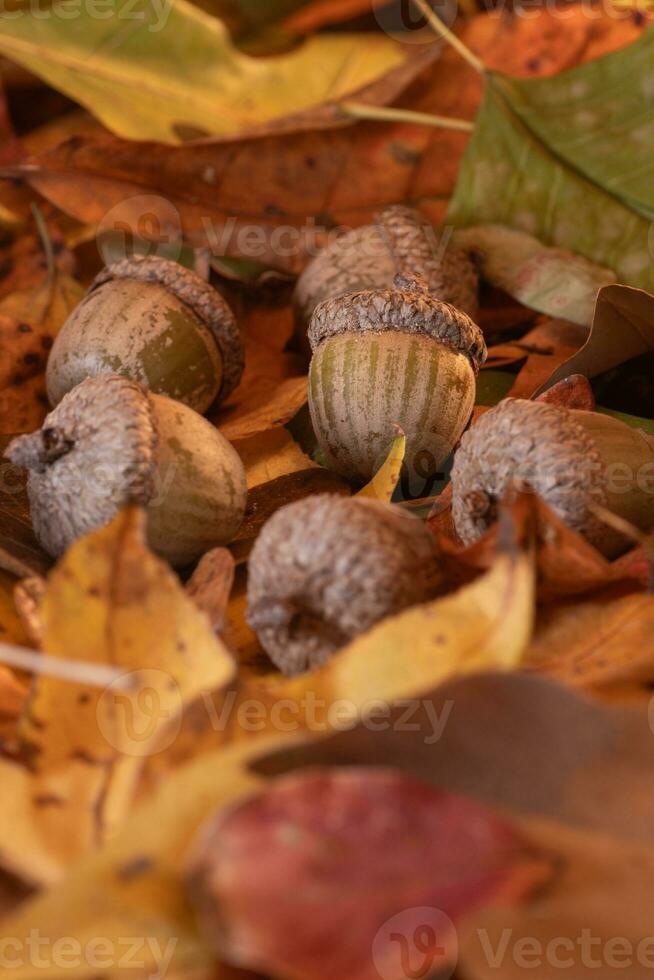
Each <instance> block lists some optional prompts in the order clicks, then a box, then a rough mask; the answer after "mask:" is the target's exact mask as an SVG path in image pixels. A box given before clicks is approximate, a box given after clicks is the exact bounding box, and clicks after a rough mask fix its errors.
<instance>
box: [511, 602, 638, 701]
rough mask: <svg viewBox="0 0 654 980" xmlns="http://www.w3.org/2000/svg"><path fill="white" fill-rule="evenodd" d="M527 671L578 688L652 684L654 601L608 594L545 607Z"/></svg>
mask: <svg viewBox="0 0 654 980" xmlns="http://www.w3.org/2000/svg"><path fill="white" fill-rule="evenodd" d="M622 592H624V589H623V590H622ZM525 667H526V668H527V669H529V670H534V671H538V672H539V673H541V674H546V675H547V676H548V677H553V678H555V679H556V680H559V681H562V682H564V683H566V684H572V685H574V686H577V687H599V686H607V685H610V684H620V683H627V682H638V683H642V684H651V683H652V682H654V596H653V595H652V594H651V593H650V592H645V593H642V592H638V593H630V594H627V595H624V594H621V593H620V591H618V592H617V593H616V591H615V590H611V591H608V592H607V593H605V594H600V595H598V596H594V597H593V598H592V599H590V600H588V601H586V602H575V603H570V602H568V603H565V604H563V605H560V606H554V607H546V608H545V609H543V610H542V611H541V612H540V614H539V617H538V620H537V629H536V633H535V636H534V637H533V639H532V642H531V645H530V647H529V650H528V651H527V655H526V658H525Z"/></svg>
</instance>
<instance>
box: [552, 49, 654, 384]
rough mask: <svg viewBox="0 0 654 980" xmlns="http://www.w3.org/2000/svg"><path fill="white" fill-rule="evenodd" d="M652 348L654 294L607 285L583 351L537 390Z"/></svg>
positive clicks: (593, 373) (596, 371)
mask: <svg viewBox="0 0 654 980" xmlns="http://www.w3.org/2000/svg"><path fill="white" fill-rule="evenodd" d="M652 37H653V38H654V31H653V32H652ZM652 350H654V296H650V294H649V293H645V292H643V291H642V290H640V289H631V288H630V287H629V286H618V285H614V286H607V287H606V288H605V289H602V290H601V291H600V293H599V296H598V297H597V304H596V306H595V316H594V318H593V324H592V329H591V332H590V336H589V337H588V339H587V341H586V343H585V344H584V346H583V347H582V348H581V350H580V351H578V352H577V353H575V354H573V356H572V357H569V358H568V359H567V360H565V361H564V362H563V364H561V365H559V366H558V367H557V368H556V369H555V370H554V371H553V372H552V373H551V375H550V376H549V377H548V378H547V380H546V381H545V383H544V384H542V385H541V386H540V388H539V389H538V390H539V392H543V391H545V390H547V389H548V388H550V387H551V386H552V385H553V384H556V382H557V381H560V380H561V379H562V378H565V377H567V375H569V374H583V375H585V376H586V377H587V378H594V377H595V376H596V375H598V374H602V373H603V372H604V371H608V370H610V369H611V368H614V367H618V366H619V365H621V364H624V363H625V361H628V360H630V359H631V358H632V357H638V355H639V354H645V353H648V352H649V351H652Z"/></svg>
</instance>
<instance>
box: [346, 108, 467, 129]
mask: <svg viewBox="0 0 654 980" xmlns="http://www.w3.org/2000/svg"><path fill="white" fill-rule="evenodd" d="M340 108H341V109H342V111H343V112H344V113H345V115H346V116H351V117H352V118H353V119H370V120H372V121H378V122H399V123H414V124H416V125H418V126H433V127H434V128H436V129H455V130H457V131H458V132H460V133H471V132H472V131H473V129H474V128H475V127H474V123H471V122H469V121H468V120H467V119H452V118H450V117H449V116H432V115H430V114H429V113H428V112H413V111H412V110H411V109H394V108H392V107H390V108H389V107H386V106H373V105H365V103H363V102H342V103H341V105H340Z"/></svg>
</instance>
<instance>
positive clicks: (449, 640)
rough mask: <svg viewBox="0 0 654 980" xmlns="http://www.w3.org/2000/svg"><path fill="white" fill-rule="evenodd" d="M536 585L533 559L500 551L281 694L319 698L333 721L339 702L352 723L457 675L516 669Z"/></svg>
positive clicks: (526, 638)
mask: <svg viewBox="0 0 654 980" xmlns="http://www.w3.org/2000/svg"><path fill="white" fill-rule="evenodd" d="M534 588H535V586H534V566H533V558H532V556H531V555H530V554H528V553H525V552H516V553H514V554H502V555H500V556H499V557H498V558H497V559H496V561H495V564H494V565H493V567H492V568H491V570H490V571H489V572H487V573H486V574H485V575H483V576H482V577H481V578H479V579H477V580H476V581H475V582H473V583H472V584H471V585H468V586H466V587H465V588H462V589H461V590H460V591H459V592H456V593H455V594H454V595H451V596H446V597H445V598H443V599H437V600H435V601H434V602H429V603H426V604H425V605H422V606H415V607H414V608H413V609H409V610H407V611H406V612H404V613H401V614H400V615H399V616H394V617H393V618H391V619H387V620H384V622H382V623H380V624H379V625H378V626H376V627H375V628H374V629H372V630H370V631H369V632H368V633H364V634H363V636H360V637H358V638H357V639H356V640H354V642H353V643H351V644H350V645H349V646H347V647H345V649H343V650H341V651H340V652H339V653H337V654H336V655H335V656H334V657H333V658H332V659H331V660H330V661H329V663H328V664H327V665H326V666H325V667H323V668H321V669H320V670H317V671H314V672H313V673H310V674H304V675H302V676H300V677H298V678H297V679H294V680H289V681H284V682H282V683H280V684H279V685H278V686H277V689H276V690H277V693H278V694H279V696H280V697H292V698H293V699H295V700H297V701H299V702H300V703H305V701H306V699H307V698H310V699H313V700H314V702H315V701H316V700H317V701H318V702H319V704H321V705H324V708H325V711H326V716H327V717H329V710H330V706H333V705H334V704H335V703H336V702H341V704H340V706H339V719H340V720H341V721H342V722H343V723H344V724H348V723H349V722H350V720H352V719H354V718H356V717H357V716H358V715H360V714H365V713H366V710H367V708H368V707H369V706H371V705H372V704H373V702H377V703H378V702H380V701H382V702H391V701H394V700H397V699H398V698H406V697H413V696H417V695H419V694H420V692H421V691H426V690H429V689H431V688H433V687H436V686H437V685H438V684H440V683H442V682H443V681H444V680H446V679H447V678H448V677H451V676H453V675H459V674H466V673H471V672H473V671H478V670H487V669H503V670H510V669H512V668H515V667H517V666H518V664H519V663H520V661H521V660H522V657H523V655H524V652H525V650H526V647H527V645H528V643H529V639H530V637H531V632H532V627H533V617H534V601H535V600H534Z"/></svg>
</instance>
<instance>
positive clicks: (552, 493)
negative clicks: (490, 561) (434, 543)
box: [452, 398, 654, 558]
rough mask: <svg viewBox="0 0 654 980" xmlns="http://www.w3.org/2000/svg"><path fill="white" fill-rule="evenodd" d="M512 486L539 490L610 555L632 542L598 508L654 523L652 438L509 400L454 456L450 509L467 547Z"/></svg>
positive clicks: (581, 414) (591, 415) (572, 412)
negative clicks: (605, 518)
mask: <svg viewBox="0 0 654 980" xmlns="http://www.w3.org/2000/svg"><path fill="white" fill-rule="evenodd" d="M510 484H514V485H515V484H517V485H523V486H525V487H529V488H531V489H532V490H534V491H536V492H537V493H538V494H539V495H540V496H541V497H542V499H543V500H544V501H545V503H547V504H548V505H549V506H550V507H551V509H552V510H553V511H554V513H555V514H556V515H557V516H558V517H559V518H560V519H561V520H562V521H563V522H564V523H565V524H567V525H568V526H569V527H571V528H573V529H574V530H575V531H578V532H579V533H580V534H583V536H584V537H585V538H587V540H588V541H590V543H591V544H593V545H594V546H595V547H596V548H597V549H598V550H599V551H601V552H602V553H603V554H604V555H606V556H607V557H609V558H613V557H615V556H616V555H618V554H620V552H622V551H624V550H625V549H626V548H627V547H628V545H629V542H628V541H627V540H626V539H625V538H624V536H623V535H621V534H619V533H618V532H617V531H616V530H614V529H613V528H611V527H608V526H607V525H606V524H605V523H604V522H603V521H601V520H600V519H599V518H598V517H597V515H596V513H595V512H594V511H593V507H594V506H596V505H600V506H601V507H604V508H605V509H607V510H610V511H612V512H613V513H614V514H617V515H618V516H620V517H622V518H624V519H625V520H627V521H629V522H630V523H631V524H634V525H635V526H636V527H639V528H641V529H642V530H643V531H649V530H652V528H654V439H652V438H651V437H650V436H648V435H646V434H645V433H644V432H641V431H640V430H639V429H634V428H632V427H631V426H628V425H625V423H624V422H621V421H619V420H618V419H615V418H612V417H610V416H607V415H602V414H600V413H598V412H586V411H579V410H576V409H566V408H561V407H559V406H556V405H550V404H546V403H543V402H532V401H524V400H522V399H518V398H507V399H505V400H504V401H502V402H500V403H499V405H497V406H496V407H495V408H493V409H491V410H490V411H489V412H486V413H485V414H484V415H483V416H482V417H481V418H480V419H479V421H478V422H477V423H476V424H475V425H474V426H473V427H472V428H471V429H470V430H469V432H467V433H466V434H465V435H464V437H463V439H462V440H461V445H460V447H459V449H458V450H457V452H456V455H455V457H454V466H453V469H452V513H453V517H454V523H455V526H456V530H457V533H458V534H459V536H460V538H461V539H462V540H463V541H464V542H465V543H466V544H471V543H472V542H473V541H476V540H477V539H478V538H479V537H481V535H482V534H484V532H485V531H486V530H487V529H488V527H489V526H490V525H491V524H492V523H493V522H494V521H495V519H496V517H497V507H498V504H499V502H500V501H501V499H502V497H503V495H504V493H505V492H506V490H507V489H508V488H509V485H510Z"/></svg>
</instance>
